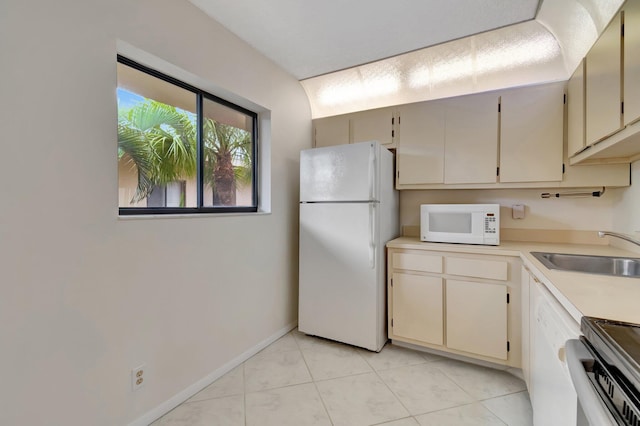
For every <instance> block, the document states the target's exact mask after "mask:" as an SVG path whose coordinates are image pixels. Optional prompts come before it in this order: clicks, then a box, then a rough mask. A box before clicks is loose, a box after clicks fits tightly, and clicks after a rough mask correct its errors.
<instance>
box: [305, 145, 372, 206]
mask: <svg viewBox="0 0 640 426" xmlns="http://www.w3.org/2000/svg"><path fill="white" fill-rule="evenodd" d="M379 151H380V145H379V144H378V142H375V141H374V142H361V143H357V144H351V145H339V146H331V147H326V148H315V149H307V150H304V151H301V152H300V201H302V202H332V201H371V200H377V199H378V175H379V173H378V172H377V158H378V153H379Z"/></svg>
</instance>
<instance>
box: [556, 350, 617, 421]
mask: <svg viewBox="0 0 640 426" xmlns="http://www.w3.org/2000/svg"><path fill="white" fill-rule="evenodd" d="M565 355H566V360H567V366H568V367H569V375H570V376H571V381H572V382H573V387H574V388H575V390H576V394H577V395H578V401H579V402H580V406H581V407H582V411H583V412H584V415H585V417H586V418H587V420H588V421H589V424H590V425H601V426H615V425H617V424H618V423H617V422H616V421H615V420H614V419H613V417H612V416H611V413H610V412H609V409H608V408H607V407H606V406H605V405H604V403H603V402H602V399H601V398H600V395H598V393H597V392H596V390H595V389H594V387H593V385H592V384H591V381H590V380H589V378H588V377H587V372H586V371H585V369H584V365H583V364H582V361H587V360H593V356H592V355H591V354H590V353H589V352H588V351H587V348H586V347H585V346H584V343H582V342H581V341H580V340H578V339H571V340H567V343H565Z"/></svg>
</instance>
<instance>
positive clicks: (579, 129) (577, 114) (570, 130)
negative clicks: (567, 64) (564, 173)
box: [567, 59, 585, 157]
mask: <svg viewBox="0 0 640 426" xmlns="http://www.w3.org/2000/svg"><path fill="white" fill-rule="evenodd" d="M584 142H585V141H584V59H583V60H582V61H580V65H578V68H576V70H575V72H574V73H573V75H572V76H571V78H570V79H569V83H568V84H567V152H568V154H569V157H571V156H572V155H573V154H575V153H577V152H580V151H582V150H583V149H584V146H585V145H584Z"/></svg>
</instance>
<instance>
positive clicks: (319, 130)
mask: <svg viewBox="0 0 640 426" xmlns="http://www.w3.org/2000/svg"><path fill="white" fill-rule="evenodd" d="M313 140H314V144H313V146H314V147H315V148H320V147H323V146H333V145H345V144H348V143H349V117H348V116H346V115H337V116H335V117H326V118H318V119H316V120H313Z"/></svg>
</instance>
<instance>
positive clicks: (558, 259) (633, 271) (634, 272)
mask: <svg viewBox="0 0 640 426" xmlns="http://www.w3.org/2000/svg"><path fill="white" fill-rule="evenodd" d="M531 254H532V255H533V256H534V257H535V258H536V259H538V260H539V261H540V262H542V264H543V265H544V266H546V267H547V268H549V269H559V270H562V271H573V272H586V273H589V274H600V275H612V276H616V277H634V278H637V277H640V259H639V258H634V257H611V256H589V255H583V254H563V253H543V252H538V251H532V252H531Z"/></svg>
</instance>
